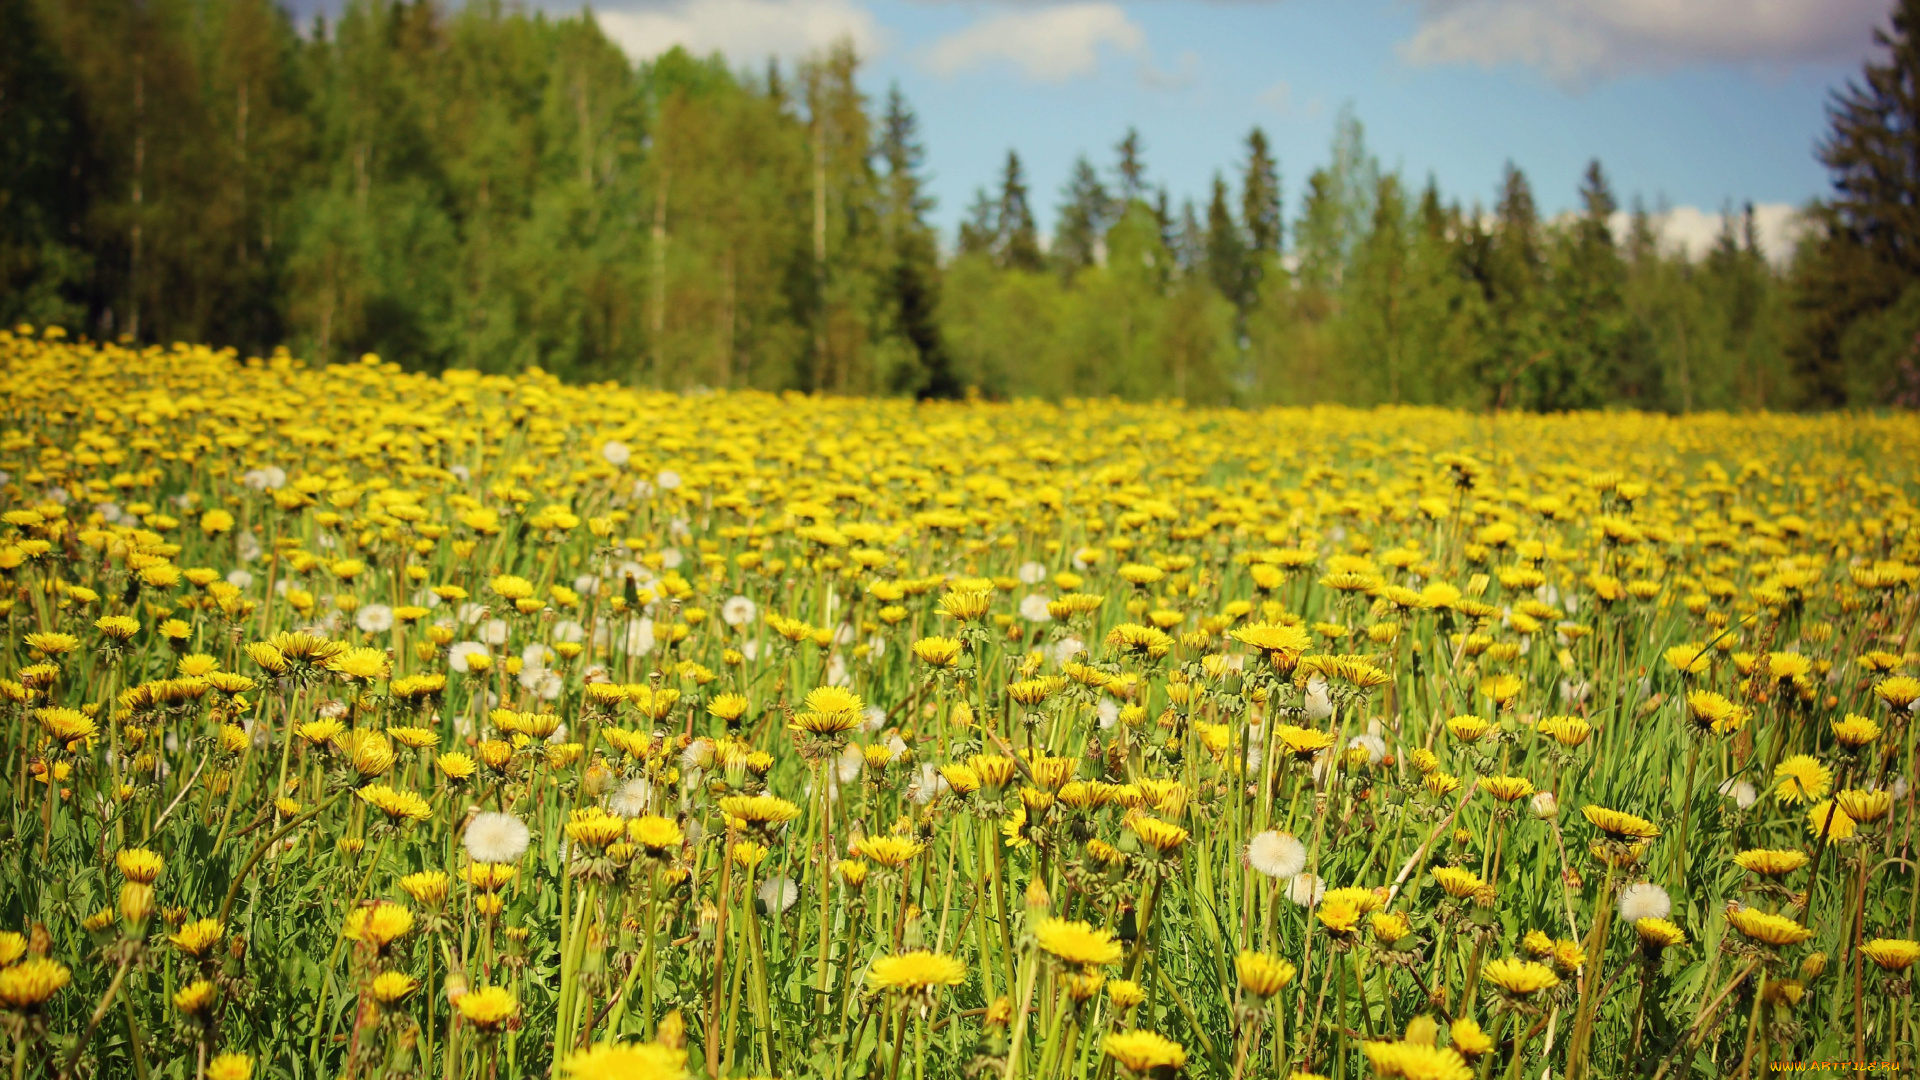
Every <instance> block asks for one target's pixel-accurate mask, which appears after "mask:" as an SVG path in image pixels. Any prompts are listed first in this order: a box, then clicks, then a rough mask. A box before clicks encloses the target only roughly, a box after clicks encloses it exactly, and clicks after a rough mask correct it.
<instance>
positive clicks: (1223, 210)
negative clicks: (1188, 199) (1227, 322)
mask: <svg viewBox="0 0 1920 1080" xmlns="http://www.w3.org/2000/svg"><path fill="white" fill-rule="evenodd" d="M1247 249H1248V244H1247V241H1246V239H1245V237H1243V236H1242V235H1241V232H1240V223H1239V222H1237V221H1235V220H1234V219H1233V208H1232V206H1231V204H1230V201H1229V196H1228V192H1227V181H1226V179H1225V178H1224V177H1222V176H1221V175H1220V174H1219V173H1217V172H1216V173H1214V174H1213V197H1212V198H1211V199H1210V200H1208V202H1207V225H1206V251H1205V262H1206V272H1207V279H1208V280H1209V281H1211V282H1213V287H1214V288H1215V289H1218V290H1219V291H1220V295H1221V296H1224V297H1226V298H1227V299H1228V300H1230V301H1232V302H1233V305H1234V307H1236V308H1245V307H1246V305H1247V304H1248V303H1250V302H1251V301H1252V295H1251V290H1250V285H1251V283H1252V275H1251V274H1250V273H1249V272H1248V271H1249V266H1248V263H1249V260H1248V257H1247Z"/></svg>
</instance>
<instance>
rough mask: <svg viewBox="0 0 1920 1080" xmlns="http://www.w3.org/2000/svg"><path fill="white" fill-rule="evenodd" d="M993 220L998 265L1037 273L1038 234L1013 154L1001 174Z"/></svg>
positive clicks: (1018, 157) (1038, 257)
mask: <svg viewBox="0 0 1920 1080" xmlns="http://www.w3.org/2000/svg"><path fill="white" fill-rule="evenodd" d="M995 218H996V224H997V225H998V226H999V229H998V236H997V238H996V240H997V244H996V250H997V252H998V254H999V258H1000V265H1001V266H1002V267H1005V268H1007V269H1009V270H1038V269H1040V266H1041V257H1040V233H1039V230H1038V229H1037V228H1036V227H1035V226H1034V223H1033V208H1032V207H1031V206H1029V205H1028V203H1027V181H1026V177H1025V175H1024V174H1023V173H1022V172H1021V169H1020V155H1019V154H1017V153H1015V152H1014V151H1012V150H1009V151H1007V166H1006V169H1005V170H1004V171H1003V172H1002V173H1001V174H1000V204H999V206H998V207H997V208H996V209H995Z"/></svg>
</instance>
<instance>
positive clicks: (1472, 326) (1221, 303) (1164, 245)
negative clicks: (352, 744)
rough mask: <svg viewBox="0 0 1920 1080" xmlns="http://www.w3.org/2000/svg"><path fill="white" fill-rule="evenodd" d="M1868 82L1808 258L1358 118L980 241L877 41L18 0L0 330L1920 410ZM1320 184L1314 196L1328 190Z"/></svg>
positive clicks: (618, 360)
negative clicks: (1698, 246) (1199, 190)
mask: <svg viewBox="0 0 1920 1080" xmlns="http://www.w3.org/2000/svg"><path fill="white" fill-rule="evenodd" d="M1916 11H1920V0H1903V2H1902V3H1901V4H1900V5H1899V7H1898V9H1897V10H1896V11H1895V13H1894V16H1893V20H1892V23H1891V25H1890V27H1889V29H1888V30H1887V31H1886V32H1884V33H1883V34H1882V41H1881V44H1882V46H1883V49H1882V50H1881V51H1882V52H1883V53H1884V54H1885V55H1884V57H1883V58H1878V59H1876V60H1875V61H1874V62H1872V63H1869V64H1868V65H1867V66H1866V68H1865V70H1864V72H1863V77H1862V79H1861V80H1859V81H1857V82H1856V83H1854V84H1852V85H1850V86H1848V87H1847V88H1845V89H1843V90H1842V91H1841V92H1839V93H1837V94H1836V96H1835V98H1834V104H1833V107H1832V112H1833V116H1834V127H1833V131H1832V133H1831V134H1830V135H1829V137H1828V138H1827V140H1826V141H1825V142H1823V143H1822V145H1821V146H1820V148H1819V151H1818V152H1819V153H1820V154H1821V156H1822V159H1823V160H1824V161H1825V162H1826V163H1827V164H1828V166H1829V168H1830V169H1832V170H1833V172H1834V175H1835V189H1834V195H1833V197H1832V198H1831V199H1829V200H1826V201H1823V202H1821V203H1817V204H1815V205H1814V206H1813V207H1812V208H1811V210H1810V211H1809V215H1808V221H1809V227H1808V230H1807V238H1806V239H1805V240H1804V241H1803V242H1802V243H1801V244H1800V245H1799V246H1798V247H1797V248H1796V250H1795V252H1794V253H1793V255H1792V257H1791V259H1790V260H1789V259H1787V258H1785V257H1784V256H1785V254H1786V253H1782V252H1768V251H1765V250H1763V249H1762V245H1761V243H1760V241H1759V238H1758V236H1757V232H1756V229H1755V227H1754V219H1753V213H1752V210H1751V208H1747V210H1746V211H1745V213H1744V214H1743V213H1739V212H1730V213H1728V214H1727V215H1725V216H1724V221H1725V228H1724V229H1723V231H1722V233H1721V235H1720V236H1719V238H1718V240H1717V241H1716V242H1715V243H1714V244H1713V246H1712V248H1711V250H1710V251H1708V252H1707V253H1706V254H1705V255H1704V257H1699V258H1689V257H1687V256H1685V255H1684V254H1681V253H1678V252H1676V251H1673V250H1671V249H1670V248H1668V247H1666V246H1663V245H1662V244H1661V243H1660V242H1659V238H1658V236H1657V235H1656V233H1657V230H1656V226H1655V219H1654V216H1653V215H1651V214H1650V213H1649V212H1648V211H1647V210H1646V208H1645V207H1644V205H1642V204H1640V203H1639V202H1638V201H1637V200H1636V201H1635V203H1634V205H1633V207H1632V208H1631V210H1630V212H1628V213H1627V214H1626V218H1625V220H1626V222H1627V224H1626V226H1625V227H1624V228H1620V229H1616V227H1615V223H1616V221H1617V220H1619V217H1620V215H1619V213H1618V212H1619V211H1620V210H1621V209H1622V207H1621V205H1620V199H1619V197H1618V196H1617V195H1616V193H1615V192H1614V190H1613V188H1612V186H1611V185H1610V184H1609V182H1608V179H1607V176H1606V174H1605V171H1604V170H1603V168H1602V167H1601V165H1600V163H1599V162H1595V163H1593V165H1592V166H1591V167H1589V169H1588V170H1587V172H1586V174H1585V177H1584V179H1583V181H1582V183H1581V185H1580V189H1579V205H1580V209H1579V210H1578V212H1576V213H1572V214H1567V215H1560V216H1557V217H1552V218H1549V217H1545V216H1543V215H1542V214H1541V212H1540V210H1539V208H1538V204H1537V201H1536V196H1535V193H1534V190H1533V188H1532V186H1531V184H1530V183H1529V181H1528V179H1527V177H1526V176H1525V174H1524V173H1523V172H1521V171H1520V170H1519V169H1518V168H1517V167H1514V166H1512V165H1509V166H1508V167H1507V169H1506V171H1505V174H1504V176H1503V177H1501V178H1500V181H1499V183H1498V185H1497V187H1496V188H1495V189H1494V190H1493V191H1492V192H1491V193H1490V198H1489V201H1488V203H1487V204H1485V205H1483V204H1480V203H1474V202H1467V203H1463V202H1462V201H1460V200H1459V199H1457V198H1449V197H1447V196H1445V195H1443V194H1442V193H1441V192H1440V191H1439V190H1438V189H1437V188H1436V186H1435V184H1434V183H1433V182H1432V180H1431V179H1429V180H1427V181H1425V182H1424V183H1418V182H1414V181H1411V180H1410V179H1409V178H1408V177H1406V176H1405V175H1403V174H1402V173H1400V172H1398V171H1395V170H1388V169H1383V168H1382V167H1381V166H1380V164H1379V162H1378V160H1377V159H1376V158H1375V157H1374V155H1373V154H1372V153H1371V152H1370V151H1369V150H1368V148H1367V146H1366V141H1365V137H1364V131H1363V129H1362V127H1361V125H1360V123H1359V122H1358V120H1357V119H1356V118H1354V117H1353V116H1352V115H1351V114H1343V116H1342V117H1341V118H1340V121H1339V123H1338V124H1337V125H1336V127H1337V132H1336V136H1335V139H1334V142H1333V145H1332V147H1331V149H1330V153H1329V156H1328V160H1327V161H1326V162H1325V163H1323V164H1321V165H1319V166H1317V167H1315V168H1313V169H1312V170H1311V171H1310V172H1308V173H1307V175H1306V177H1305V179H1304V181H1303V182H1302V183H1301V184H1300V191H1299V193H1298V196H1297V197H1295V198H1293V199H1291V200H1290V199H1289V198H1288V197H1287V195H1288V193H1287V192H1286V191H1285V188H1284V183H1283V181H1284V177H1283V173H1282V169H1281V164H1280V163H1279V162H1278V161H1276V160H1275V157H1274V154H1273V151H1272V148H1271V146H1270V144H1269V143H1268V141H1267V139H1266V137H1265V135H1264V134H1263V133H1262V132H1261V131H1260V130H1258V129H1255V130H1253V131H1252V132H1250V133H1249V134H1248V135H1247V137H1246V139H1245V143H1244V146H1243V148H1242V152H1241V154H1240V160H1238V161H1237V162H1235V163H1233V165H1232V166H1231V167H1230V168H1228V169H1224V170H1223V171H1222V172H1220V173H1218V174H1216V175H1215V177H1214V179H1213V182H1212V185H1211V188H1210V190H1209V191H1208V192H1206V193H1205V194H1204V196H1203V197H1202V198H1201V199H1200V200H1199V202H1197V203H1196V202H1194V201H1192V200H1182V201H1180V202H1179V203H1178V204H1177V205H1176V203H1175V202H1174V200H1173V198H1172V196H1171V195H1170V193H1169V192H1168V190H1167V188H1166V187H1165V186H1164V185H1161V184H1158V183H1156V181H1155V179H1154V177H1153V175H1152V172H1151V169H1150V167H1149V149H1150V148H1148V147H1147V146H1145V145H1144V143H1143V141H1142V140H1141V139H1140V137H1139V136H1138V135H1137V134H1136V133H1133V132H1128V133H1126V134H1125V135H1124V137H1122V138H1120V139H1119V140H1118V142H1117V144H1116V145H1115V146H1114V147H1113V149H1112V152H1111V155H1110V160H1107V161H1104V162H1098V163H1097V162H1096V161H1094V160H1092V159H1089V158H1087V157H1082V158H1081V159H1080V160H1079V161H1078V162H1077V163H1076V164H1075V166H1074V168H1073V170H1072V172H1071V174H1070V176H1069V178H1068V180H1067V182H1066V184H1065V185H1064V186H1063V188H1062V190H1061V191H1060V192H1059V194H1058V196H1057V201H1056V203H1055V208H1056V211H1057V212H1056V214H1055V227H1054V229H1053V231H1052V234H1051V235H1050V236H1043V235H1042V233H1041V232H1040V230H1039V228H1038V225H1037V224H1036V214H1035V210H1034V205H1035V200H1036V199H1037V198H1042V197H1044V196H1038V195H1036V194H1035V192H1034V191H1033V190H1032V189H1031V188H1030V186H1029V182H1028V179H1027V177H1026V174H1025V172H1024V170H1023V167H1022V165H1021V162H1020V159H1019V157H1018V155H1017V154H1016V153H1013V152H1009V154H1008V156H1007V158H1006V160H1005V162H1004V165H1003V166H1002V167H1001V168H1000V170H999V180H998V182H997V184H996V185H995V186H994V189H992V190H982V191H981V192H980V193H979V194H978V196H977V198H976V199H975V201H974V203H973V205H972V206H971V207H970V208H969V210H968V211H967V214H966V217H965V220H964V222H963V224H962V225H961V227H960V229H959V232H958V236H957V238H956V239H955V242H954V244H953V245H952V246H951V248H950V249H948V250H945V251H943V248H942V245H941V242H940V238H939V236H938V234H937V232H936V230H935V229H934V227H933V226H932V225H931V224H930V221H929V217H930V214H931V212H932V210H933V201H932V199H931V198H930V196H929V195H928V193H927V173H926V161H925V149H924V143H923V134H922V132H921V131H920V129H919V125H918V122H917V120H916V118H915V115H914V113H913V110H912V109H911V107H910V106H909V104H908V103H907V101H906V100H905V99H904V97H903V96H902V95H901V94H900V92H899V91H898V89H897V88H896V89H893V90H891V91H889V92H888V93H886V94H885V95H884V96H882V97H880V98H878V99H874V98H870V97H869V96H868V95H867V93H866V92H864V91H863V89H862V87H861V85H860V79H859V75H860V61H859V58H858V57H857V56H856V55H855V53H854V51H853V50H852V48H851V46H848V45H842V46H838V47H836V48H833V49H831V50H829V51H827V52H826V53H824V54H822V55H819V56H817V57H815V58H813V59H810V60H808V61H806V62H803V63H799V64H797V65H789V66H785V67H783V66H781V65H780V64H778V63H773V62H769V63H768V64H767V65H766V66H765V67H764V68H760V69H752V70H749V69H738V68H735V67H732V66H729V63H728V62H727V61H726V60H725V59H723V58H721V57H718V56H715V57H709V58H704V59H702V58H699V57H695V56H691V55H689V54H687V53H686V52H684V51H680V50H674V51H671V52H668V53H666V54H664V55H662V56H660V57H658V58H656V59H654V60H651V61H648V62H645V63H641V64H638V65H636V64H633V63H631V62H630V61H629V60H628V59H627V58H626V57H625V56H624V55H623V54H622V53H621V51H620V50H619V49H618V47H617V46H615V45H614V44H613V43H612V42H611V41H610V40H609V39H608V38H607V37H606V36H605V35H604V34H603V33H602V32H601V30H600V29H599V27H598V26H597V25H596V24H595V22H594V21H593V19H592V17H591V15H590V14H583V15H580V16H575V17H569V18H552V17H550V16H546V15H543V14H539V13H531V14H529V13H526V12H524V11H521V10H519V9H518V8H508V7H506V6H504V5H503V4H501V3H499V2H498V0H475V2H472V3H469V4H467V5H466V6H464V7H461V8H459V9H458V10H448V9H446V8H443V7H442V6H440V5H438V4H436V3H433V2H432V0H351V2H349V3H348V4H347V5H346V7H345V8H344V9H343V10H342V11H341V13H340V14H339V16H338V17H337V18H336V19H334V20H331V21H328V20H316V21H315V22H314V23H313V24H312V25H301V26H296V25H295V23H294V22H293V20H292V18H291V17H290V16H289V15H288V14H287V13H286V12H285V11H284V10H282V9H281V8H279V7H278V6H276V4H275V3H274V2H273V0H141V2H139V3H129V2H128V0H0V38H4V39H5V40H6V41H7V42H8V46H7V48H6V49H5V50H4V51H3V52H0V157H3V158H4V160H5V161H7V162H8V168H7V170H6V171H5V173H4V175H0V318H3V319H5V320H6V321H7V322H9V323H12V322H16V321H28V322H34V323H49V324H50V323H58V324H60V325H63V326H65V327H67V328H68V329H69V330H70V331H71V332H74V333H84V334H87V335H91V336H94V337H100V338H117V337H122V336H125V337H130V338H132V339H134V340H141V341H156V342H169V341H174V340H190V341H207V342H214V343H219V344H230V345H233V346H235V347H236V348H238V349H240V350H242V351H243V352H246V353H258V354H263V353H265V352H266V351H268V350H270V349H272V348H274V347H276V346H279V345H283V344H284V345H285V346H287V347H288V348H290V349H291V350H292V351H293V352H294V353H295V354H296V355H300V356H304V357H307V358H310V359H315V360H327V361H333V360H341V359H349V358H353V357H356V356H359V355H361V354H363V353H368V352H373V353H378V354H379V355H381V356H383V357H385V358H388V359H393V360H398V361H400V362H401V363H404V364H407V365H409V366H412V367H419V368H427V369H440V368H447V367H466V368H476V369H480V370H486V371H509V370H518V369H520V368H522V367H525V366H528V365H538V366H540V367H543V368H545V369H547V370H549V371H553V372H555V373H557V374H560V375H562V376H564V377H567V378H573V379H583V380H602V379H605V380H619V381H625V382H632V383H638V384H643V385H658V386H662V387H666V388H671V389H677V390H678V389H691V388H696V387H715V388H730V387H758V388H763V389H769V390H784V389H798V390H805V391H828V392H837V393H882V394H920V395H930V396H953V395H958V394H962V393H968V392H978V393H982V394H986V395H990V396H1027V395H1037V396H1046V397H1056V398H1057V397H1066V396H1075V395H1078V396H1098V395H1109V394H1111V395H1120V396H1124V397H1129V398H1139V399H1149V398H1156V397H1179V398H1183V399H1186V400H1190V401H1195V402H1217V403H1241V404H1264V403H1312V402H1347V403H1353V404H1363V405H1366V404H1381V403H1409V404H1421V403H1427V404H1444V405H1460V406H1472V407H1488V406H1492V407H1505V408H1536V409H1570V408H1592V407H1607V406H1625V407H1639V408H1647V409H1656V410H1691V409H1743V408H1762V407H1770V408H1781V407H1803V406H1832V405H1883V404H1886V403H1888V402H1896V403H1906V404H1914V403H1916V401H1915V400H1914V399H1915V398H1916V397H1920V371H1917V370H1916V356H1920V353H1917V352H1916V346H1915V342H1916V338H1915V330H1916V329H1920V289H1917V288H1916V287H1915V282H1916V281H1920V221H1916V220H1914V219H1913V215H1916V214H1920V211H1916V210H1915V209H1914V207H1915V206H1920V198H1916V197H1915V196H1916V194H1920V165H1916V161H1917V160H1920V155H1917V154H1916V153H1915V149H1916V140H1920V135H1916V130H1917V129H1920V126H1917V125H1916V124H1915V123H1914V119H1915V112H1916V108H1915V100H1916V99H1915V93H1914V90H1913V87H1914V86H1915V84H1916V74H1917V73H1920V55H1916V52H1915V46H1914V43H1913V42H1912V39H1911V37H1910V35H1909V33H1908V29H1909V27H1910V26H1911V25H1912V19H1913V17H1914V15H1915V13H1916ZM1290 208H1291V209H1290Z"/></svg>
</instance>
